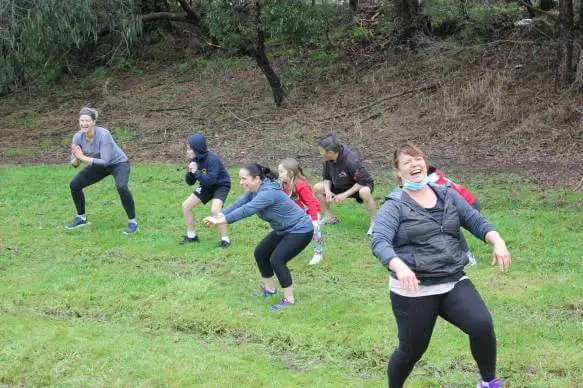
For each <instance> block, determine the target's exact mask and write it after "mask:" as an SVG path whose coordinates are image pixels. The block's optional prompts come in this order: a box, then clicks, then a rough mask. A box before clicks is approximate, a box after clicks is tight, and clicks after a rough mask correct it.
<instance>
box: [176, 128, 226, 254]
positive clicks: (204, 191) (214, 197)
mask: <svg viewBox="0 0 583 388" xmlns="http://www.w3.org/2000/svg"><path fill="white" fill-rule="evenodd" d="M186 154H187V156H188V158H189V159H190V163H189V164H188V170H187V171H186V175H185V176H184V179H185V181H186V183H187V184H188V185H189V186H192V185H194V184H195V183H196V181H198V182H199V186H198V187H197V188H196V190H194V193H192V194H190V196H189V197H188V198H186V199H185V200H184V202H182V215H183V216H184V223H185V224H186V235H185V236H184V237H183V239H182V241H181V242H180V244H188V243H197V242H199V241H200V240H199V238H198V236H197V235H196V229H195V227H194V215H193V214H192V209H194V207H195V206H197V205H199V204H200V203H203V204H206V203H207V202H209V201H211V214H212V215H214V216H215V215H217V214H219V213H220V212H221V209H222V208H223V204H224V203H225V199H227V195H229V191H230V190H231V177H230V176H229V172H228V171H227V169H226V168H225V165H224V164H223V161H222V160H221V158H219V157H218V156H217V155H216V154H215V153H214V152H212V151H209V149H208V147H207V144H206V139H205V137H204V135H203V134H202V133H197V134H195V135H191V136H189V137H188V149H187V151H186ZM219 232H220V234H221V241H219V247H221V248H227V247H228V246H229V245H231V240H230V239H229V235H228V234H227V224H221V225H219Z"/></svg>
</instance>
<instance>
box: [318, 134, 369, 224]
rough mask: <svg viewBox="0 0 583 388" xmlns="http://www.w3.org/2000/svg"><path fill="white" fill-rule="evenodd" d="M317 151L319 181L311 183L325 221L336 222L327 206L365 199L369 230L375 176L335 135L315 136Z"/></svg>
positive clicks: (327, 222) (360, 201) (361, 201)
mask: <svg viewBox="0 0 583 388" xmlns="http://www.w3.org/2000/svg"><path fill="white" fill-rule="evenodd" d="M318 148H319V151H320V155H321V156H322V158H323V159H324V169H323V172H322V178H323V180H322V182H318V183H316V184H315V185H314V191H315V192H316V196H317V197H318V199H319V200H320V205H321V207H322V212H323V213H324V216H325V217H324V218H323V219H322V222H323V223H324V224H336V223H338V218H337V217H336V216H334V214H333V213H332V210H330V205H331V204H339V203H341V202H342V201H344V200H345V199H346V198H354V199H355V200H356V202H358V203H364V204H365V206H366V210H367V211H368V215H369V217H370V228H369V229H368V232H367V234H368V235H370V234H371V233H372V227H373V224H374V217H375V213H376V203H375V200H374V198H373V196H372V192H373V190H374V180H373V179H372V177H371V176H370V174H369V173H368V171H367V170H366V169H365V168H364V165H363V163H362V161H361V160H360V158H359V157H358V155H357V154H356V153H355V152H354V151H352V150H351V149H350V148H348V147H347V146H346V145H345V144H343V143H341V142H339V141H338V140H336V136H335V135H333V134H328V135H326V136H324V137H322V138H320V139H319V140H318Z"/></svg>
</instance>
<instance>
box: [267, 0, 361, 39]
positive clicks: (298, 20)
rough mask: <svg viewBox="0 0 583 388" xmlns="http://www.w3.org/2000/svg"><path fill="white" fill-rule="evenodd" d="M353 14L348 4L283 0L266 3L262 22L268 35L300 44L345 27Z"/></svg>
mask: <svg viewBox="0 0 583 388" xmlns="http://www.w3.org/2000/svg"><path fill="white" fill-rule="evenodd" d="M353 16H354V15H353V13H352V11H350V9H349V8H348V7H344V6H340V5H338V4H328V3H324V4H316V5H308V4H307V3H305V2H298V1H284V2H277V3H275V2H270V3H267V4H266V6H265V7H264V8H263V14H262V22H263V23H264V25H265V29H266V32H267V33H268V35H269V37H270V38H271V39H275V40H277V41H280V42H282V43H284V44H285V43H287V44H291V45H295V46H300V45H304V44H308V43H317V42H319V41H321V40H322V38H324V39H327V38H328V37H327V34H328V33H329V32H330V31H333V30H335V29H343V28H346V26H347V25H348V24H349V23H350V22H351V21H352V18H353Z"/></svg>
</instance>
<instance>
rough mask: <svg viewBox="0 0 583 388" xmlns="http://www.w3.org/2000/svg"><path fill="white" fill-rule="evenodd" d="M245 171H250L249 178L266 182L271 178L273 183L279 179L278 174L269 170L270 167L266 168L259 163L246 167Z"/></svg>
mask: <svg viewBox="0 0 583 388" xmlns="http://www.w3.org/2000/svg"><path fill="white" fill-rule="evenodd" d="M244 168H245V170H247V171H249V176H250V177H252V178H254V177H256V176H257V177H259V179H261V180H265V178H269V179H271V180H272V181H274V180H276V179H277V173H276V172H273V171H271V170H270V169H269V167H265V166H262V165H260V164H257V163H251V164H248V165H246V166H245V167H244Z"/></svg>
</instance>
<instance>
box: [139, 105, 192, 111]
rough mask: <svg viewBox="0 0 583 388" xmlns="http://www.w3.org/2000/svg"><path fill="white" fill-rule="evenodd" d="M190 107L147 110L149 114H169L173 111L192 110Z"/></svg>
mask: <svg viewBox="0 0 583 388" xmlns="http://www.w3.org/2000/svg"><path fill="white" fill-rule="evenodd" d="M190 108H191V107H190V106H181V107H177V108H159V109H146V111H147V112H167V111H171V110H185V109H190Z"/></svg>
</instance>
